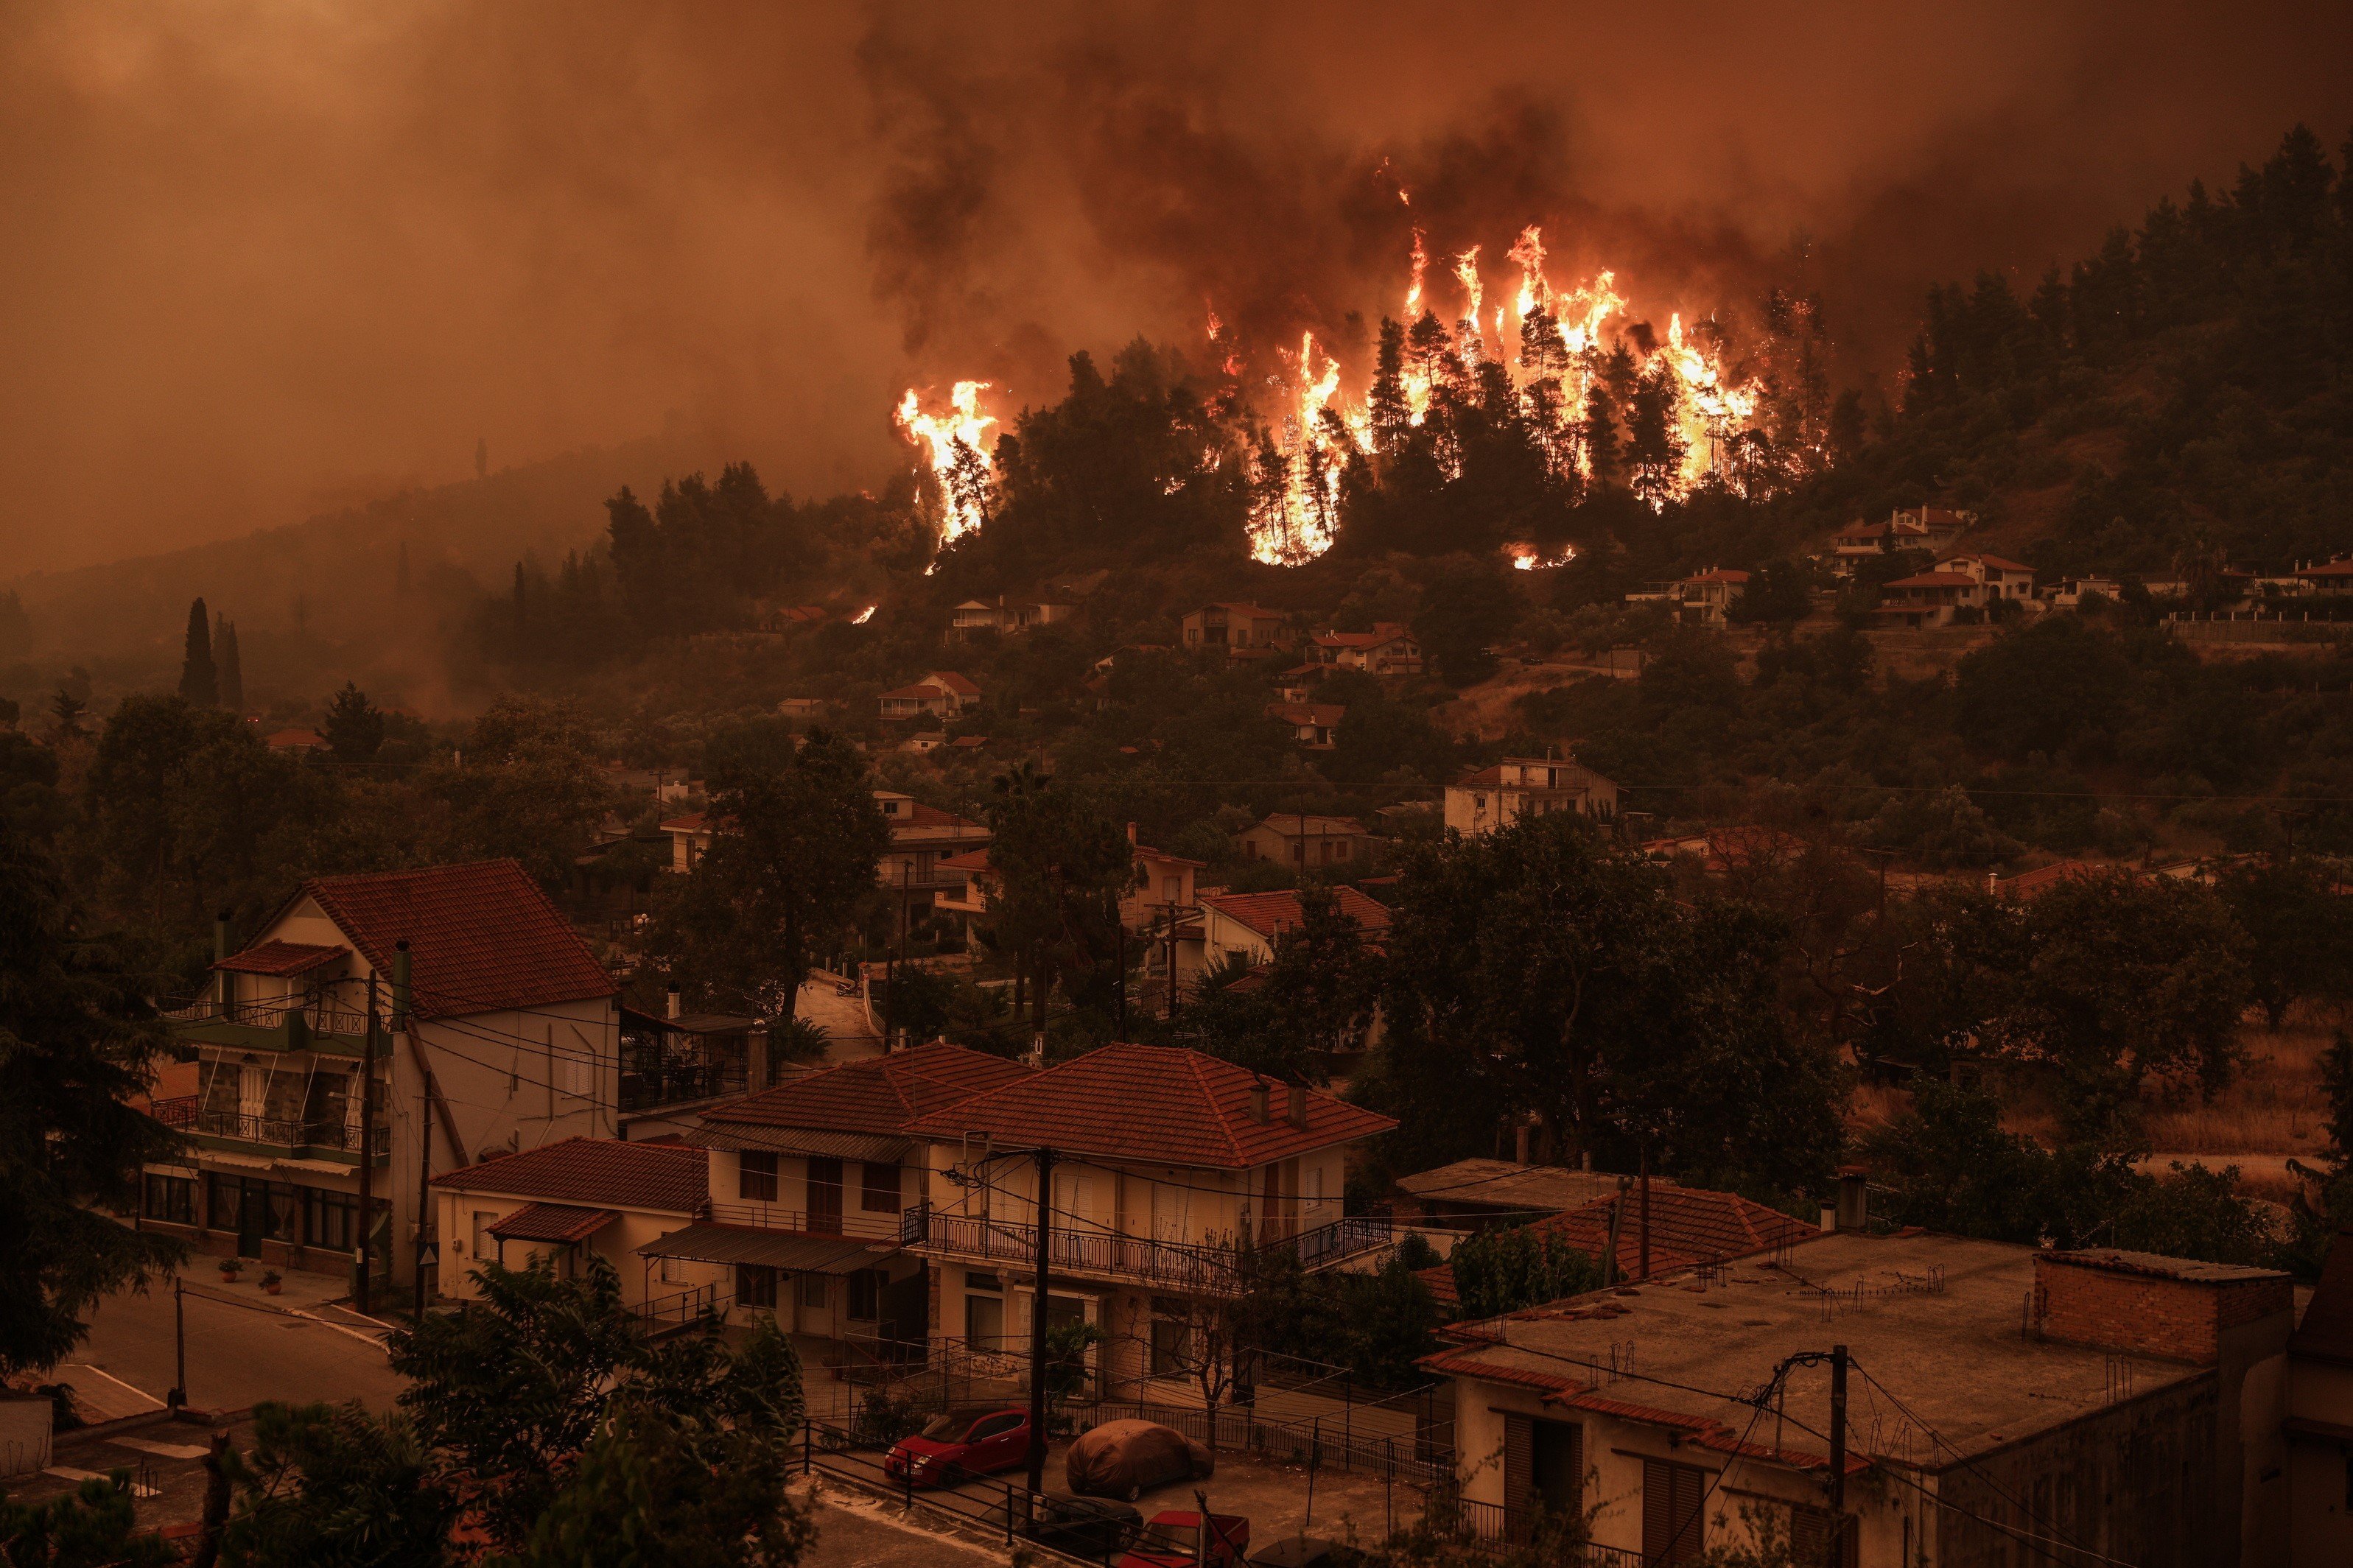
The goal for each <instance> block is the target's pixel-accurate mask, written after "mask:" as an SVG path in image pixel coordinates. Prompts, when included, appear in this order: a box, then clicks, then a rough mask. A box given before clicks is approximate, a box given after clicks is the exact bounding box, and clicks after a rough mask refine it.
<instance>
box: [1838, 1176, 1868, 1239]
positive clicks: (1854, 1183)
mask: <svg viewBox="0 0 2353 1568" xmlns="http://www.w3.org/2000/svg"><path fill="white" fill-rule="evenodd" d="M1838 1228H1839V1229H1841V1230H1869V1229H1870V1228H1871V1173H1870V1171H1868V1170H1867V1169H1865V1168H1864V1167H1862V1166H1861V1165H1841V1166H1840V1167H1839V1172H1838Z"/></svg>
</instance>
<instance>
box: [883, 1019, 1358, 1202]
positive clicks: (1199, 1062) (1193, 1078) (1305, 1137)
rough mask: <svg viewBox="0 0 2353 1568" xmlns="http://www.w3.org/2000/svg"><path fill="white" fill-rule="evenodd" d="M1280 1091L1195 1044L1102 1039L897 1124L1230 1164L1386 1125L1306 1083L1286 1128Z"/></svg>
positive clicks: (1117, 1155)
mask: <svg viewBox="0 0 2353 1568" xmlns="http://www.w3.org/2000/svg"><path fill="white" fill-rule="evenodd" d="M1261 1084H1263V1085H1265V1086H1266V1089H1267V1100H1268V1105H1269V1110H1270V1115H1269V1118H1268V1120H1266V1121H1258V1120H1256V1119H1255V1118H1254V1117H1253V1116H1252V1115H1251V1113H1250V1090H1251V1089H1252V1088H1253V1087H1254V1086H1257V1085H1261ZM1287 1093H1288V1091H1287V1089H1286V1088H1285V1086H1284V1085H1282V1084H1281V1083H1278V1082H1276V1081H1275V1080H1273V1079H1267V1078H1261V1076H1260V1075H1258V1074H1257V1073H1253V1072H1250V1071H1248V1070H1246V1069H1244V1068H1238V1067H1236V1066H1234V1065H1233V1064H1232V1063H1231V1062H1226V1061H1220V1060H1219V1059H1218V1058H1215V1057H1209V1056H1204V1055H1202V1054H1201V1053H1200V1052H1198V1051H1191V1050H1185V1049H1182V1048H1180V1047H1174V1046H1137V1045H1126V1044H1117V1043H1114V1044H1113V1045H1108V1046H1100V1047H1096V1048H1095V1049H1093V1050H1092V1051H1089V1052H1088V1053H1087V1054H1086V1055H1084V1056H1082V1057H1079V1058H1074V1059H1072V1060H1071V1061H1067V1062H1064V1063H1062V1064H1061V1065H1060V1066H1059V1067H1052V1068H1047V1069H1046V1070H1045V1071H1043V1072H1040V1073H1034V1074H1031V1075H1030V1076H1029V1077H1027V1078H1024V1079H1019V1080H1018V1081H1017V1082H1013V1083H1009V1084H1007V1085H1006V1086H1005V1087H1004V1088H1002V1089H993V1090H991V1091H990V1092H988V1093H987V1094H983V1095H979V1096H976V1097H975V1098H974V1099H971V1100H965V1101H964V1102H963V1103H962V1104H960V1105H957V1106H955V1107H952V1108H950V1109H948V1110H943V1111H939V1112H936V1113H934V1114H933V1115H930V1116H926V1117H924V1118H923V1119H922V1120H921V1121H916V1122H914V1123H913V1124H912V1125H911V1127H910V1128H909V1131H913V1132H916V1133H919V1134H921V1135H923V1136H925V1137H930V1138H937V1139H942V1140H945V1139H951V1138H962V1137H964V1136H965V1135H967V1134H987V1135H988V1136H989V1137H991V1138H993V1139H995V1140H996V1141H997V1142H998V1143H999V1144H1001V1145H1005V1146H1008V1147H1016V1148H1019V1147H1037V1146H1039V1145H1044V1146H1047V1147H1050V1148H1054V1149H1058V1150H1060V1151H1062V1152H1066V1153H1071V1154H1078V1155H1084V1156H1089V1157H1097V1158H1105V1159H1113V1160H1135V1161H1148V1162H1150V1163H1155V1164H1168V1165H1176V1166H1184V1167H1187V1168H1193V1169H1210V1170H1228V1171H1233V1170H1247V1169H1250V1167H1252V1166H1256V1165H1262V1164H1265V1163H1267V1162H1268V1161H1270V1160H1282V1159H1287V1158H1289V1157H1290V1156H1292V1155H1293V1154H1300V1153H1304V1152H1307V1151H1309V1150H1312V1149H1322V1148H1327V1147H1329V1146H1330V1145H1332V1144H1335V1143H1343V1142H1353V1141H1354V1140H1356V1139H1359V1138H1369V1137H1372V1136H1373V1135H1374V1134H1376V1133H1379V1132H1386V1131H1388V1130H1389V1129H1390V1128H1392V1127H1394V1126H1396V1125H1397V1123H1396V1122H1395V1121H1391V1120H1390V1119H1389V1118H1388V1117H1386V1116H1381V1115H1377V1114H1376V1113H1375V1112H1373V1111H1369V1110H1362V1109H1360V1108H1358V1107H1356V1106H1353V1105H1350V1104H1348V1103H1347V1102H1346V1101H1345V1100H1337V1099H1335V1098H1334V1097H1333V1096H1331V1095H1329V1094H1325V1093H1324V1092H1322V1091H1321V1090H1317V1089H1310V1090H1308V1091H1307V1118H1306V1120H1307V1125H1306V1126H1305V1127H1303V1128H1302V1127H1294V1126H1293V1125H1292V1124H1291V1122H1290V1121H1289V1120H1288V1119H1287V1118H1286V1116H1285V1110H1286V1107H1287Z"/></svg>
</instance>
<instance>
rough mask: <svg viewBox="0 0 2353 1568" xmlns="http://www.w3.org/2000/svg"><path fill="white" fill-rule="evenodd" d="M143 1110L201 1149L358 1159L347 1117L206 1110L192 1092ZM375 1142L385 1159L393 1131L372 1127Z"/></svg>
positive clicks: (379, 1158) (378, 1156) (379, 1159)
mask: <svg viewBox="0 0 2353 1568" xmlns="http://www.w3.org/2000/svg"><path fill="white" fill-rule="evenodd" d="M148 1114H149V1115H151V1116H153V1117H154V1119H155V1120H156V1121H160V1122H162V1123H163V1124H164V1126H166V1127H169V1128H171V1129H173V1130H174V1131H179V1132H184V1133H185V1134H187V1136H188V1137H189V1139H190V1140H191V1141H193V1142H195V1145H196V1146H197V1147H198V1148H200V1149H227V1150H233V1151H242V1152H254V1153H264V1154H279V1155H286V1156H290V1157H295V1158H301V1159H322V1160H333V1161H339V1162H342V1163H347V1164H351V1165H357V1164H358V1163H360V1155H359V1147H360V1130H359V1129H358V1128H357V1127H355V1126H353V1125H352V1124H351V1123H349V1122H347V1121H314V1120H311V1119H309V1118H305V1117H285V1116H253V1115H248V1114H246V1113H245V1112H243V1111H237V1110H206V1109H205V1108H204V1107H203V1106H202V1105H200V1104H199V1103H198V1101H197V1099H196V1097H195V1095H186V1096H183V1097H181V1098H178V1099H174V1100H156V1101H154V1102H153V1105H152V1106H150V1108H149V1110H148ZM374 1142H375V1163H377V1164H379V1165H381V1164H384V1163H385V1162H386V1160H387V1159H388V1158H389V1157H390V1154H391V1150H392V1130H391V1129H390V1128H389V1127H384V1126H379V1127H377V1128H376V1130H375V1140H374Z"/></svg>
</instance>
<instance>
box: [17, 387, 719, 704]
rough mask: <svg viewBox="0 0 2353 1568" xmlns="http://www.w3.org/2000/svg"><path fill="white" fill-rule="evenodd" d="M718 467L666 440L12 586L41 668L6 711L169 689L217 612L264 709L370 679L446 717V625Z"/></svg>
mask: <svg viewBox="0 0 2353 1568" xmlns="http://www.w3.org/2000/svg"><path fill="white" fill-rule="evenodd" d="M706 466H707V467H711V468H713V469H714V470H715V468H716V467H717V458H716V457H715V456H713V455H712V454H709V453H706V452H705V451H704V450H703V449H702V442H701V441H700V440H699V439H698V438H696V437H690V436H686V435H683V434H677V433H673V434H670V435H665V436H660V437H647V438H644V439H641V440H637V441H631V442H627V443H623V444H619V445H615V446H610V447H588V448H585V449H583V450H581V451H577V452H572V453H567V454H565V456H563V457H559V458H549V459H547V460H545V461H543V462H537V463H531V464H525V465H522V466H519V467H516V468H503V469H500V470H497V471H494V472H492V473H491V474H490V475H489V476H488V477H487V478H485V479H479V480H467V481H464V482H461V483H458V484H449V485H442V486H438V487H435V488H432V489H419V490H412V491H408V492H406V493H404V494H401V495H396V496H392V497H388V498H386V499H385V500H379V501H375V502H372V503H370V504H368V505H365V506H361V507H353V508H351V509H348V510H343V511H339V512H334V513H330V514H326V515H322V516H319V517H314V518H311V519H310V520H308V521H303V522H299V523H294V524H291V525H290V526H287V527H284V528H273V529H266V530H262V531H257V532H254V533H249V534H247V535H245V536H243V537H241V538H237V539H225V540H219V541H216V542H212V543H208V544H199V545H193V546H191V547H189V548H188V549H185V550H176V551H172V552H168V553H164V554H159V555H148V556H140V557H134V558H132V559H130V560H125V561H117V562H111V563H106V564H104V565H99V566H86V567H80V568H78V569H75V570H72V571H67V572H53V573H37V574H32V575H29V576H26V577H21V578H17V579H16V580H15V581H13V582H5V583H0V593H6V592H14V593H15V594H16V595H17V597H18V598H19V599H20V600H21V601H22V603H23V605H24V608H25V611H26V616H27V617H28V618H29V620H30V622H31V630H32V639H31V650H30V657H29V658H18V659H12V660H7V661H0V695H9V696H14V697H16V699H17V700H20V701H23V702H25V703H26V706H27V708H31V707H32V706H34V705H35V703H36V702H37V701H46V700H47V690H48V689H49V688H50V687H51V686H52V685H54V683H55V682H56V681H57V680H58V679H59V678H60V677H61V676H62V675H63V674H64V672H65V671H66V670H68V669H69V668H71V667H73V666H80V667H82V668H86V669H88V670H90V672H91V673H92V675H93V676H94V678H95V693H94V695H95V697H96V699H97V700H98V701H99V702H100V704H101V705H103V704H105V703H106V702H107V701H108V700H110V698H111V696H112V695H116V694H119V692H120V691H121V690H123V689H137V688H139V687H142V686H153V685H155V684H159V683H163V682H167V681H169V680H170V679H174V678H175V676H176V672H177V669H178V664H179V658H180V651H181V639H182V637H183V634H184V632H185V626H186V624H187V613H188V602H189V601H190V600H191V599H193V598H195V597H197V596H199V595H201V596H202V597H203V598H204V600H205V602H206V605H208V606H210V607H211V608H212V609H213V610H214V611H215V612H216V614H219V615H225V616H227V617H228V618H229V619H231V620H232V621H234V622H236V624H237V635H238V638H239V642H240V645H241V651H242V654H243V658H244V666H245V679H246V689H247V699H248V706H250V707H254V708H257V709H266V708H267V707H268V706H269V703H270V702H272V701H274V700H280V699H292V700H301V699H303V698H308V697H311V696H314V695H316V694H317V693H318V692H319V691H322V690H325V689H332V688H333V687H336V686H340V685H341V684H342V683H343V680H345V679H359V680H360V681H361V682H362V683H363V684H364V685H370V689H372V690H375V691H377V692H378V693H379V694H380V695H381V696H382V697H383V698H384V699H385V700H390V701H394V702H398V703H402V704H404V705H406V706H410V707H417V708H421V709H429V708H435V707H438V706H440V705H441V703H442V702H443V700H445V694H444V693H443V692H441V690H440V689H439V686H440V681H441V679H442V677H441V674H440V668H441V661H440V658H439V650H440V647H441V644H442V637H441V633H442V627H443V624H444V623H445V621H448V620H449V619H452V618H455V617H457V616H461V615H462V614H464V613H465V610H466V608H467V607H468V606H469V605H471V604H472V603H473V602H474V601H475V600H477V599H478V598H479V597H480V594H481V593H482V591H483V590H484V589H486V588H495V587H498V586H501V585H502V584H503V583H504V581H505V580H506V579H507V578H508V577H509V576H510V575H511V574H512V572H513V569H514V563H515V562H516V561H517V560H518V559H537V560H543V561H546V562H548V563H555V562H560V561H561V560H562V559H563V557H564V555H565V552H567V551H571V550H575V549H578V548H581V547H583V546H585V545H586V544H587V543H588V542H590V541H591V540H592V539H594V538H596V536H597V535H598V534H599V533H600V532H601V531H602V530H603V526H604V521H605V509H604V503H605V500H606V499H607V497H609V496H611V495H612V494H613V493H614V492H615V491H616V490H617V489H619V488H620V487H621V486H623V485H628V486H631V487H634V488H635V489H638V491H640V492H641V493H650V492H652V491H655V490H658V489H659V487H660V484H661V481H662V480H663V479H664V478H665V477H670V476H675V475H678V474H681V473H684V472H689V471H691V470H693V469H696V468H702V467H706ZM404 554H405V555H406V572H405V574H404V568H403V557H404ZM371 683H373V684H371Z"/></svg>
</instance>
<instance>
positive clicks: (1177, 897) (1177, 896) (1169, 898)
mask: <svg viewBox="0 0 2353 1568" xmlns="http://www.w3.org/2000/svg"><path fill="white" fill-rule="evenodd" d="M1184 898H1185V879H1184V878H1182V877H1163V878H1161V879H1160V901H1161V902H1162V903H1164V904H1175V903H1181V902H1183V901H1184Z"/></svg>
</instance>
